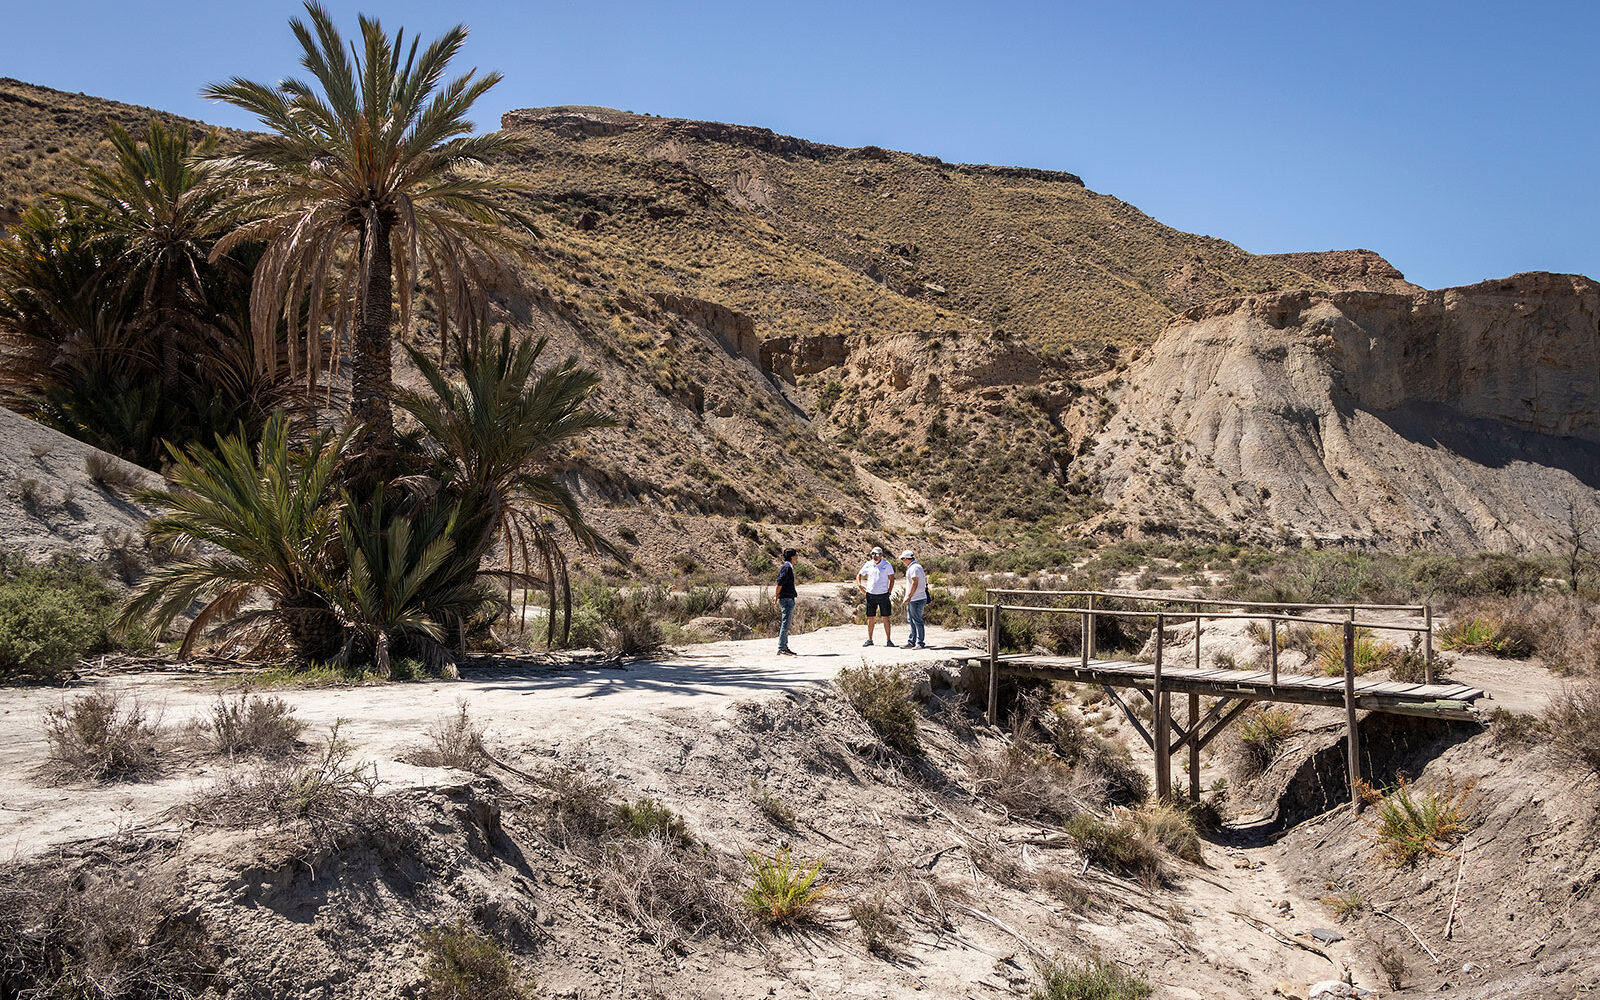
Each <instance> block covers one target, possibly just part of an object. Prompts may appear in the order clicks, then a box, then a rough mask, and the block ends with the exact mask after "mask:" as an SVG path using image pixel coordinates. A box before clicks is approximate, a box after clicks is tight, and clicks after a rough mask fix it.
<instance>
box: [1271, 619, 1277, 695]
mask: <svg viewBox="0 0 1600 1000" xmlns="http://www.w3.org/2000/svg"><path fill="white" fill-rule="evenodd" d="M1272 683H1274V684H1276V683H1278V619H1276V618H1274V619H1272Z"/></svg>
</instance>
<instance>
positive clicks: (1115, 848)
mask: <svg viewBox="0 0 1600 1000" xmlns="http://www.w3.org/2000/svg"><path fill="white" fill-rule="evenodd" d="M1066 830H1067V836H1068V837H1070V838H1071V839H1072V841H1073V843H1074V844H1075V845H1076V846H1077V848H1078V850H1080V851H1082V852H1083V856H1084V857H1085V858H1087V859H1088V860H1089V862H1090V863H1091V864H1095V865H1099V866H1100V867H1101V868H1104V869H1106V870H1107V871H1110V872H1114V873H1116V874H1118V875H1126V876H1128V877H1130V878H1135V879H1138V880H1139V881H1141V882H1145V883H1147V884H1156V883H1159V882H1161V881H1162V880H1163V879H1164V878H1165V877H1166V874H1167V865H1166V862H1165V861H1164V860H1163V859H1162V857H1161V847H1160V844H1159V843H1158V842H1157V841H1156V839H1155V837H1154V836H1153V835H1152V834H1151V833H1150V832H1149V831H1147V830H1146V829H1145V828H1144V827H1143V826H1142V825H1141V824H1140V823H1139V822H1138V821H1137V820H1135V819H1132V818H1128V817H1124V818H1121V819H1101V818H1100V817H1098V816H1095V815H1094V814H1092V813H1079V814H1078V815H1077V816H1074V817H1072V819H1071V820H1069V821H1068V822H1067V826H1066Z"/></svg>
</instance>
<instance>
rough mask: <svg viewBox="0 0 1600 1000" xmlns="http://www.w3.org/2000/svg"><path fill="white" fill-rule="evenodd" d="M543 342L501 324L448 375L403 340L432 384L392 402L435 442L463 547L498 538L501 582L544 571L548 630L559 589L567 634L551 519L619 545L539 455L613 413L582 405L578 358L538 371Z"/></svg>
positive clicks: (586, 375) (476, 548)
mask: <svg viewBox="0 0 1600 1000" xmlns="http://www.w3.org/2000/svg"><path fill="white" fill-rule="evenodd" d="M545 345H546V341H545V340H544V339H542V338H541V339H540V340H539V341H537V342H536V343H530V342H528V341H526V340H523V341H517V342H515V343H513V341H512V338H511V332H510V331H509V330H502V331H501V333H500V336H499V337H498V338H496V337H489V338H486V339H485V342H484V343H483V344H482V346H481V347H480V349H479V350H478V351H476V352H466V351H463V354H465V355H466V360H465V364H464V367H463V370H462V373H461V374H462V378H461V381H459V382H454V383H452V382H449V381H447V380H446V379H445V377H444V374H443V372H441V371H440V370H439V367H438V366H437V365H436V364H434V363H433V362H432V361H431V360H430V359H429V358H427V357H425V356H424V355H423V354H422V352H420V351H417V350H415V349H413V348H409V347H408V348H407V350H408V351H409V352H410V354H411V359H412V361H414V362H415V363H416V365H417V368H418V369H419V370H420V371H421V372H422V376H423V378H425V379H426V380H427V382H428V387H429V388H430V389H431V390H432V391H431V393H428V394H423V393H419V392H411V391H404V392H401V393H399V394H398V395H397V397H396V402H398V403H399V405H400V406H401V407H402V408H403V409H405V410H406V411H407V412H409V413H410V414H411V415H412V416H414V417H416V419H417V422H418V423H419V424H421V425H422V429H423V431H424V432H425V433H426V434H427V436H428V438H429V439H431V441H432V443H433V445H434V446H435V454H434V463H435V466H436V469H437V475H438V479H439V482H440V483H441V485H442V487H443V488H444V489H445V490H447V491H449V492H450V493H451V494H452V495H453V496H455V497H456V498H457V499H458V502H459V503H460V509H461V510H463V511H468V512H471V514H470V516H469V517H466V518H464V519H463V523H462V525H461V526H460V528H459V529H458V533H459V537H460V538H461V539H462V541H461V546H460V547H461V549H462V551H464V552H468V553H472V554H473V557H474V559H481V558H482V557H484V556H486V555H487V554H488V553H489V551H490V550H491V549H492V548H493V546H494V543H495V542H497V541H498V542H499V543H501V544H502V545H503V546H504V549H505V552H506V569H505V571H504V573H502V574H499V575H501V576H502V577H503V578H504V579H505V580H506V582H507V586H508V587H509V585H510V584H511V583H514V582H523V583H524V584H526V583H528V582H532V580H533V578H534V577H535V576H537V577H538V578H539V579H540V580H542V581H543V582H544V583H545V585H546V587H547V588H548V593H549V597H550V615H549V618H548V623H547V633H548V636H547V637H548V639H549V640H551V641H553V640H554V639H555V629H556V601H557V600H558V598H559V600H560V601H561V602H562V607H563V625H562V629H561V632H562V639H563V641H565V638H566V632H567V624H566V623H568V622H570V620H571V617H572V595H571V588H570V587H569V586H568V585H567V571H566V558H565V556H564V555H563V554H562V552H561V547H560V542H559V539H558V538H557V537H556V535H555V528H556V525H557V524H559V525H560V526H561V527H562V528H564V529H565V530H566V531H567V532H568V533H569V534H570V535H571V536H572V537H573V538H575V539H577V541H578V542H579V543H580V544H581V545H583V546H584V547H585V548H587V549H588V550H589V551H591V552H604V553H606V554H607V555H611V556H617V554H618V553H617V552H616V550H615V549H614V548H613V547H612V545H611V544H610V543H609V542H607V541H606V540H605V539H604V538H603V537H601V536H600V535H599V534H597V533H596V532H595V531H594V530H593V529H592V528H590V527H589V526H588V525H587V524H585V523H584V521H583V514H582V512H581V511H580V510H579V508H578V502H577V499H576V498H575V497H574V496H573V495H572V492H571V491H570V490H569V489H567V486H566V484H565V483H563V482H562V481H561V480H560V479H559V478H558V477H557V476H555V475H553V474H552V473H551V472H550V471H549V470H548V469H547V468H546V467H544V465H543V463H545V462H547V461H548V460H549V458H550V457H551V453H552V451H553V450H554V449H555V448H556V447H557V446H558V445H560V444H562V443H563V442H566V441H569V440H571V439H573V438H575V437H577V436H578V435H580V434H582V433H584V432H585V431H590V430H594V429H596V428H601V427H613V426H615V425H616V422H615V421H614V420H612V419H611V418H609V417H606V416H604V415H602V414H600V413H596V412H595V411H594V410H591V409H589V408H588V406H587V403H588V400H589V397H590V395H591V394H593V392H594V390H595V389H596V388H597V387H598V386H599V384H600V376H599V375H597V374H595V373H594V372H593V371H591V370H589V369H587V368H584V367H582V366H580V365H579V364H578V362H577V359H576V358H570V357H569V358H567V359H566V360H564V361H562V362H561V363H559V364H557V365H554V366H552V367H549V368H546V369H545V370H544V371H542V372H538V373H537V376H535V369H536V368H538V365H539V359H540V356H541V355H542V354H543V353H544V349H545ZM536 569H537V570H539V571H540V572H538V573H535V572H534V571H535V570H536Z"/></svg>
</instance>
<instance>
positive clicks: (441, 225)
mask: <svg viewBox="0 0 1600 1000" xmlns="http://www.w3.org/2000/svg"><path fill="white" fill-rule="evenodd" d="M306 13H307V15H308V16H309V19H310V24H309V25H308V24H307V23H306V22H304V21H301V20H299V19H295V20H292V21H291V22H290V26H291V28H292V29H293V30H294V34H295V37H296V39H297V40H298V41H299V42H300V46H301V48H302V49H303V54H302V56H301V58H300V64H301V65H302V66H303V67H305V69H306V70H307V71H308V72H309V73H310V74H311V77H312V80H311V81H306V80H300V79H288V80H284V81H283V82H281V83H279V84H278V85H277V86H268V85H266V84H261V83H254V82H251V81H249V80H244V79H241V78H238V77H235V78H233V79H232V80H230V81H229V82H227V83H224V84H215V85H213V86H210V87H207V88H206V89H205V91H204V92H203V93H204V94H205V96H207V97H211V98H214V99H217V100H221V101H226V102H228V103H229V104H233V105H236V106H237V107H240V108H243V109H245V110H246V111H249V112H251V113H252V114H255V115H256V116H257V117H259V118H260V119H261V121H262V123H263V124H265V125H266V126H267V128H268V129H269V130H270V131H268V132H267V134H265V135H261V136H257V137H253V138H250V139H248V140H246V141H245V143H244V144H243V146H242V148H240V149H239V150H237V151H236V152H235V153H233V154H232V155H229V156H227V157H224V158H222V159H220V160H219V164H220V165H221V167H222V168H223V170H222V173H223V175H224V176H225V177H226V178H227V179H229V180H230V181H231V182H232V183H233V184H235V185H236V187H235V193H234V195H233V197H232V198H231V201H230V206H229V209H230V215H231V217H233V218H236V219H238V220H240V221H241V225H240V226H239V228H238V229H236V230H235V231H234V232H233V233H231V234H230V235H229V236H227V237H225V238H224V239H223V240H221V241H220V242H219V243H218V245H217V249H216V253H226V252H228V251H229V250H230V249H231V248H232V247H233V246H235V245H237V244H239V243H242V242H247V241H256V240H259V241H262V242H264V243H265V244H266V252H265V254H264V256H263V258H262V260H261V263H260V265H259V266H258V267H257V268H256V272H255V279H254V287H253V291H252V296H251V318H252V324H253V325H254V326H255V327H256V328H257V329H258V330H266V329H269V328H272V327H274V326H275V325H276V324H277V322H278V321H279V320H280V319H281V320H282V321H284V322H287V323H289V324H290V325H291V327H292V328H294V329H296V330H299V331H300V336H299V337H297V338H291V341H290V347H289V351H290V354H291V357H290V365H291V367H292V368H294V369H296V370H303V371H304V372H305V373H306V377H307V378H308V380H310V382H311V384H315V379H316V375H317V372H318V371H319V369H320V368H321V367H323V366H324V365H325V364H327V363H328V362H329V360H331V362H332V363H334V364H337V360H338V358H337V353H338V351H337V349H338V346H339V344H338V339H339V338H340V336H341V335H340V333H337V332H336V333H335V334H334V335H333V340H332V341H331V342H330V343H329V344H328V345H327V348H326V355H325V354H324V350H325V348H324V343H323V338H322V327H323V325H324V323H325V322H327V321H331V322H332V325H333V328H334V330H335V331H350V330H351V329H352V327H354V332H353V334H349V335H348V336H349V342H350V343H349V346H350V379H351V390H350V393H351V394H350V410H351V415H352V416H353V417H354V418H355V419H356V420H357V421H358V422H359V423H361V424H362V425H363V426H364V428H365V429H364V430H363V431H362V432H361V433H362V439H361V443H362V444H363V445H364V446H365V447H366V448H367V449H368V450H369V451H370V452H373V453H379V454H381V453H384V452H388V451H389V450H390V449H391V447H392V444H393V440H394V417H393V413H392V411H391V409H390V396H391V387H392V378H391V372H390V343H391V339H392V336H393V320H394V316H393V302H392V299H393V297H394V290H395V281H396V279H398V281H399V285H400V288H401V290H402V293H401V295H400V298H399V302H400V317H399V318H400V323H401V326H402V327H405V326H409V323H410V313H411V298H410V290H411V289H412V287H413V284H414V281H415V280H416V279H418V278H419V277H420V273H419V272H420V270H421V268H422V266H423V265H426V269H427V273H428V276H429V279H430V284H431V287H432V290H433V293H434V296H435V298H436V300H437V305H438V307H439V308H438V315H439V323H440V343H441V345H442V344H444V343H445V342H446V340H447V338H448V336H449V333H450V327H451V324H453V323H454V324H457V325H459V326H461V327H462V328H463V329H464V330H466V331H468V332H470V333H471V334H473V335H474V336H475V335H476V332H477V331H478V330H479V329H481V327H482V324H483V323H484V322H485V320H486V318H487V311H488V302H487V293H486V284H485V270H486V265H487V261H488V260H489V259H490V258H491V257H493V256H494V255H496V254H503V253H505V252H507V251H511V252H515V251H516V249H517V247H516V244H515V241H514V238H513V236H511V235H509V234H508V232H507V229H508V227H509V228H510V229H512V230H527V231H531V230H532V227H531V226H530V225H528V223H527V222H526V220H525V219H524V218H523V217H522V216H521V215H520V214H519V213H517V212H515V211H513V210H511V209H509V208H506V207H504V206H502V205H499V204H496V203H495V202H494V201H493V200H492V196H494V195H495V194H497V193H500V192H504V191H508V190H511V188H510V186H509V185H507V184H505V183H503V182H500V181H496V180H494V179H492V178H489V177H487V176H485V175H483V174H482V172H481V171H482V167H483V163H484V161H485V160H486V159H488V158H490V157H493V156H495V155H497V154H501V153H505V152H508V151H511V150H513V149H515V148H517V146H518V143H517V141H516V140H515V139H513V138H512V137H511V136H509V135H506V134H503V133H496V134H488V135H473V134H472V130H473V124H472V123H471V122H470V121H468V120H467V118H466V115H467V113H468V111H469V110H470V109H471V107H472V105H473V103H474V102H476V101H477V100H478V98H479V97H481V96H483V94H484V93H485V92H486V91H487V90H488V89H489V88H490V87H493V86H494V85H495V84H496V83H498V82H499V80H500V74H498V73H487V74H485V75H483V76H481V77H478V76H477V71H476V70H474V71H471V72H468V73H466V74H465V75H463V76H459V77H456V78H455V79H453V80H450V81H449V82H448V83H446V82H444V74H445V71H446V68H447V67H448V65H449V63H450V60H451V59H452V58H454V56H455V55H456V53H457V52H458V51H460V49H461V46H462V44H463V42H464V41H465V40H466V37H467V29H466V28H465V27H464V26H461V25H457V26H456V27H455V28H453V29H451V30H450V31H447V32H445V33H444V34H443V35H441V36H440V37H439V38H437V39H435V40H434V41H433V42H432V43H431V44H429V45H428V46H427V48H426V49H424V50H422V51H421V52H420V54H419V52H418V48H419V46H418V39H415V38H413V39H411V40H410V45H409V46H408V45H407V44H406V41H407V40H406V37H405V32H404V31H401V32H397V33H396V34H395V36H394V37H393V38H391V37H390V36H389V35H388V34H386V33H385V32H384V30H383V27H382V26H381V25H380V24H379V22H378V21H377V20H375V19H370V18H367V17H362V18H361V19H360V23H361V43H360V45H359V46H357V45H356V44H355V43H354V42H352V43H351V44H350V45H349V46H348V48H347V46H346V43H345V40H344V39H343V38H342V37H341V36H340V34H339V31H338V29H337V28H335V27H334V25H333V21H332V19H331V17H330V15H329V13H328V11H327V10H326V9H325V8H324V7H323V6H322V5H321V4H319V3H315V2H309V3H307V4H306ZM262 342H263V343H264V344H268V345H270V344H271V343H272V341H270V340H263V341H262ZM297 342H298V343H299V344H300V345H301V346H303V357H302V356H301V355H300V353H299V349H298V347H297ZM441 350H442V348H441ZM325 358H326V359H328V360H325ZM261 360H262V362H263V363H264V364H266V363H270V361H271V360H272V359H271V358H262V359H261Z"/></svg>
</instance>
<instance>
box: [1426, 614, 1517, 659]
mask: <svg viewBox="0 0 1600 1000" xmlns="http://www.w3.org/2000/svg"><path fill="white" fill-rule="evenodd" d="M1530 632H1531V630H1529V629H1528V628H1526V627H1525V626H1522V625H1520V624H1518V623H1515V622H1507V621H1503V620H1500V619H1498V618H1495V617H1489V616H1483V617H1477V616H1471V617H1469V616H1463V617H1460V618H1458V619H1456V620H1455V621H1452V622H1451V623H1450V624H1448V625H1446V626H1445V627H1444V628H1442V629H1440V630H1439V648H1440V649H1449V650H1453V651H1455V652H1459V653H1488V654H1489V655H1491V656H1500V657H1505V658H1507V659H1518V660H1520V659H1525V658H1526V657H1529V656H1532V655H1533V650H1534V641H1533V636H1532V634H1530Z"/></svg>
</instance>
